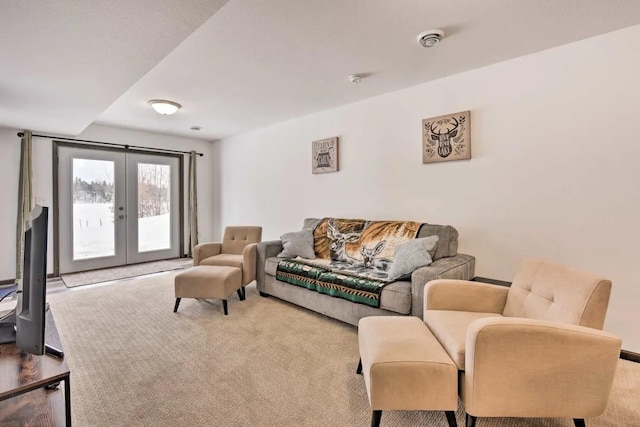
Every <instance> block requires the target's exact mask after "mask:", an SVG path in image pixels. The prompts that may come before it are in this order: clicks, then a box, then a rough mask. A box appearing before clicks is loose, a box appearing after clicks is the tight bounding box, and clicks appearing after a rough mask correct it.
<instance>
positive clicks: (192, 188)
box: [189, 151, 198, 257]
mask: <svg viewBox="0 0 640 427" xmlns="http://www.w3.org/2000/svg"><path fill="white" fill-rule="evenodd" d="M197 158H198V155H197V154H196V152H195V151H192V152H191V153H189V256H190V257H193V248H194V247H195V246H196V245H197V244H198V185H197V182H196V159H197Z"/></svg>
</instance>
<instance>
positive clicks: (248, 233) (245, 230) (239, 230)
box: [222, 225, 262, 255]
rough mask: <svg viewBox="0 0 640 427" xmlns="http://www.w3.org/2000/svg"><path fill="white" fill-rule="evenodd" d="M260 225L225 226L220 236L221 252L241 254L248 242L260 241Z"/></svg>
mask: <svg viewBox="0 0 640 427" xmlns="http://www.w3.org/2000/svg"><path fill="white" fill-rule="evenodd" d="M261 240H262V227H258V226H251V225H249V226H233V227H225V229H224V237H223V238H222V253H223V254H235V255H241V254H242V250H243V249H244V247H245V246H247V245H248V244H250V243H260V241H261Z"/></svg>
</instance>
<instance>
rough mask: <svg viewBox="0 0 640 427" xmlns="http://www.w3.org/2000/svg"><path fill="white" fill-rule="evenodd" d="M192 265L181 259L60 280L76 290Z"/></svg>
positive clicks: (65, 275)
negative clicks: (79, 287) (95, 284)
mask: <svg viewBox="0 0 640 427" xmlns="http://www.w3.org/2000/svg"><path fill="white" fill-rule="evenodd" d="M192 265H193V260H192V259H191V258H179V259H170V260H163V261H152V262H145V263H142V264H133V265H125V266H123V267H112V268H104V269H101V270H92V271H83V272H80V273H69V274H63V275H61V276H60V278H61V279H62V281H63V282H64V284H65V285H66V286H67V288H75V287H76V286H83V285H92V284H94V283H102V282H110V281H112V280H120V279H127V278H129V277H136V276H143V275H145V274H153V273H159V272H162V271H170V270H181V269H184V268H189V267H191V266H192Z"/></svg>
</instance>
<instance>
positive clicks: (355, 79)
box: [349, 74, 364, 84]
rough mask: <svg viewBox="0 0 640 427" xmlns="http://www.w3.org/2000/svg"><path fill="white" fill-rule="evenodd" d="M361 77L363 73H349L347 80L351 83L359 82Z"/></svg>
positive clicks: (362, 77)
mask: <svg viewBox="0 0 640 427" xmlns="http://www.w3.org/2000/svg"><path fill="white" fill-rule="evenodd" d="M362 79H364V75H362V74H351V75H350V76H349V81H350V82H351V83H355V84H358V83H360V82H361V81H362Z"/></svg>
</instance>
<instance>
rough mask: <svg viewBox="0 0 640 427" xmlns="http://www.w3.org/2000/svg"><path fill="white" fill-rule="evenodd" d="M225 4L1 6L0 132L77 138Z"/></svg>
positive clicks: (43, 1) (40, 0) (130, 1)
mask: <svg viewBox="0 0 640 427" xmlns="http://www.w3.org/2000/svg"><path fill="white" fill-rule="evenodd" d="M226 1H227V0H190V1H188V2H187V1H180V0H154V1H153V2H152V3H151V2H148V1H146V2H145V1H134V0H83V1H78V0H2V1H1V2H0V126H1V125H4V126H10V127H17V128H26V129H36V130H38V131H41V132H42V131H44V132H55V133H61V134H70V135H75V134H78V133H80V132H82V131H83V130H84V129H85V128H86V127H87V126H88V125H90V124H91V123H92V122H93V121H94V120H95V119H96V118H97V117H98V116H99V115H100V114H101V113H102V112H103V111H104V110H105V109H106V108H107V107H109V105H111V104H112V103H113V102H114V101H115V100H116V99H118V98H119V97H120V96H121V95H122V94H123V92H125V91H126V90H127V89H129V88H130V87H131V86H132V85H133V84H134V83H136V82H137V81H138V80H139V79H140V78H141V77H142V76H144V75H145V74H146V73H147V72H148V71H149V70H151V68H153V67H154V66H155V65H156V64H157V63H158V62H159V61H161V60H162V59H163V58H164V57H165V56H167V55H168V54H169V53H170V52H171V51H172V50H173V49H175V47H176V46H178V45H179V44H180V43H181V42H182V41H183V40H184V39H185V38H186V37H187V36H189V35H190V34H191V33H192V32H193V31H194V30H196V29H197V28H198V27H200V25H201V24H202V23H203V22H205V21H206V20H207V19H208V18H209V17H211V15H213V14H214V13H215V12H216V11H217V10H218V9H219V8H220V7H221V6H222V5H223V4H225V3H226ZM151 5H152V6H153V7H150V6H151ZM141 126H144V124H141Z"/></svg>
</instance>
